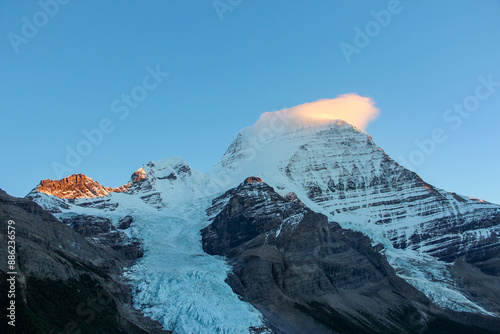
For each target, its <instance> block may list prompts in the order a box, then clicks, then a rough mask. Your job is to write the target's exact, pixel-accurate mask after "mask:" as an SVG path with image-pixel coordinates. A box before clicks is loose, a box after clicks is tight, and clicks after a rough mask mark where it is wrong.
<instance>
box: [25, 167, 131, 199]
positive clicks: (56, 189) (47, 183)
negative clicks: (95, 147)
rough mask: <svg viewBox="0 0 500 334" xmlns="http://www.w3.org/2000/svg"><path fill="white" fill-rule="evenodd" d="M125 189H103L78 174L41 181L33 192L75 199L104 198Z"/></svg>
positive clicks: (81, 174)
mask: <svg viewBox="0 0 500 334" xmlns="http://www.w3.org/2000/svg"><path fill="white" fill-rule="evenodd" d="M127 189H128V186H127V185H124V186H121V187H118V188H111V187H104V186H102V185H101V184H100V183H99V182H97V181H94V180H93V179H92V178H90V177H88V176H87V175H85V174H83V173H80V174H73V175H70V176H68V177H65V178H64V179H61V180H50V179H46V180H42V181H41V182H40V184H39V185H38V186H37V187H36V188H35V189H34V191H36V192H39V193H44V194H47V195H52V196H56V197H59V198H69V199H75V198H92V197H104V196H106V195H108V194H109V193H110V192H124V191H126V190H127Z"/></svg>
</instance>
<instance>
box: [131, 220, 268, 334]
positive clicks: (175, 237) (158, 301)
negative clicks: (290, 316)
mask: <svg viewBox="0 0 500 334" xmlns="http://www.w3.org/2000/svg"><path fill="white" fill-rule="evenodd" d="M189 217H190V219H186V217H175V216H168V215H163V214H160V215H158V213H157V214H156V215H155V216H151V215H138V216H136V217H135V221H136V225H135V226H136V229H137V235H139V236H140V238H141V239H142V240H143V242H144V247H145V256H144V257H143V258H142V259H141V260H140V261H138V263H137V264H136V265H134V266H133V267H131V268H130V270H129V271H128V272H127V274H126V276H127V277H129V278H130V279H132V282H133V289H134V306H135V307H136V308H138V309H140V310H141V311H142V312H143V313H144V314H145V315H146V316H148V317H151V318H152V319H154V320H157V321H159V322H160V323H161V324H162V325H163V326H164V327H165V328H167V329H169V330H172V331H173V332H174V333H179V334H183V333H202V334H204V333H207V334H208V333H228V334H229V333H248V331H249V330H248V329H249V327H254V326H255V327H259V326H262V320H261V319H262V318H261V317H262V316H261V314H260V312H258V311H257V310H256V309H255V308H253V306H251V305H250V304H248V303H245V302H243V301H241V300H240V299H239V298H238V296H237V295H236V294H235V293H234V292H233V291H232V290H231V288H230V286H229V285H228V284H227V283H225V279H226V277H227V274H228V272H229V270H230V268H229V266H228V265H227V264H226V263H225V261H224V260H223V259H221V258H216V257H213V256H210V255H207V254H206V253H204V252H203V249H202V246H201V235H200V232H199V230H200V229H201V228H203V227H204V226H205V225H206V224H207V223H206V222H204V221H203V220H204V216H202V215H200V216H198V217H197V218H196V215H195V214H194V215H193V214H192V212H191V215H189Z"/></svg>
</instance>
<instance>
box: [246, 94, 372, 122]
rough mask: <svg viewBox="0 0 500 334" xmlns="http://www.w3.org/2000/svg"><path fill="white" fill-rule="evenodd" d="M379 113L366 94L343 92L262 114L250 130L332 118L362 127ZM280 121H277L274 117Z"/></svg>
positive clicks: (330, 119)
mask: <svg viewBox="0 0 500 334" xmlns="http://www.w3.org/2000/svg"><path fill="white" fill-rule="evenodd" d="M379 115H380V112H379V109H378V108H377V107H375V102H374V101H373V100H372V99H371V98H369V97H363V96H359V95H357V94H352V93H351V94H344V95H340V96H338V97H336V98H334V99H320V100H317V101H315V102H310V103H304V104H300V105H298V106H295V107H291V108H286V109H281V110H278V111H274V112H266V113H263V114H262V115H261V116H260V118H259V120H258V121H257V122H256V123H255V125H254V126H253V128H254V129H261V128H264V127H267V128H269V127H271V128H272V127H276V125H275V124H277V123H281V124H283V123H284V124H286V126H287V127H288V128H290V129H297V128H302V127H313V126H320V125H323V124H327V123H330V122H331V121H333V120H344V121H346V122H347V123H349V124H351V125H354V126H356V127H357V128H359V129H361V130H365V129H366V127H367V126H368V124H369V123H370V122H372V121H373V120H375V119H376V118H377V117H378V116H379ZM278 119H279V120H281V121H280V122H277V120H278Z"/></svg>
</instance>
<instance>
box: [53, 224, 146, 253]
mask: <svg viewBox="0 0 500 334" xmlns="http://www.w3.org/2000/svg"><path fill="white" fill-rule="evenodd" d="M61 221H62V222H63V223H65V224H66V225H68V226H70V227H72V228H73V229H74V230H75V231H77V232H78V233H80V234H81V235H82V236H84V237H85V238H86V239H87V241H89V242H92V243H96V244H99V245H101V246H104V247H106V248H111V249H113V250H115V251H117V252H118V253H120V254H121V255H122V256H124V257H125V258H126V259H127V260H131V261H135V260H137V259H139V258H141V257H142V256H143V255H144V251H143V250H142V248H141V245H140V243H139V242H138V241H137V240H131V239H130V238H129V237H128V236H127V235H126V234H125V233H124V232H123V231H121V230H124V229H127V228H129V227H130V225H131V224H132V222H133V218H132V217H131V216H125V217H123V218H121V219H120V221H119V225H118V229H117V228H116V227H115V226H114V225H113V224H112V223H111V220H110V219H109V218H104V217H98V216H90V215H68V216H63V217H62V218H61Z"/></svg>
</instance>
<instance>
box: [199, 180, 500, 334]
mask: <svg viewBox="0 0 500 334" xmlns="http://www.w3.org/2000/svg"><path fill="white" fill-rule="evenodd" d="M248 180H249V179H247V180H246V181H245V182H244V183H242V184H241V185H240V186H239V187H237V188H234V189H231V190H229V191H228V192H226V193H225V194H224V195H222V196H221V197H219V198H216V199H215V200H214V201H213V206H212V207H211V208H210V209H209V210H208V215H209V217H211V219H212V220H213V221H212V224H211V225H209V226H208V227H207V228H205V229H203V230H202V231H201V233H202V238H203V248H204V250H205V251H206V252H207V253H209V254H214V255H225V256H227V257H228V259H229V261H230V263H231V265H232V266H233V273H232V274H231V275H230V276H229V277H228V283H229V284H230V285H231V287H232V288H233V290H234V291H235V292H236V293H237V294H239V295H240V296H241V298H243V299H244V300H246V301H249V302H250V303H252V304H253V305H254V306H255V307H257V308H258V309H259V310H260V311H261V312H262V313H263V314H264V316H265V317H266V320H267V321H268V322H269V323H270V325H271V326H272V327H273V329H274V330H275V331H276V332H278V333H332V332H341V333H421V332H426V331H427V332H432V331H433V330H432V329H433V328H434V327H433V326H435V325H436V323H439V322H440V321H441V322H448V323H449V324H451V325H450V327H449V328H450V330H444V331H443V333H447V332H448V333H451V332H453V330H452V329H451V328H454V329H459V330H467V331H470V332H474V331H475V330H478V329H477V328H476V327H474V326H472V325H465V324H462V323H459V322H455V321H452V320H450V319H448V317H449V314H446V313H444V311H442V310H440V309H438V308H437V307H435V306H434V305H432V303H431V302H430V301H429V300H428V299H427V298H426V297H425V296H424V295H423V294H421V293H420V292H419V291H417V290H416V289H415V288H413V287H412V286H411V285H409V284H408V283H407V282H405V281H404V280H403V279H401V278H399V277H398V276H396V274H395V272H394V269H393V268H392V267H391V266H390V265H389V264H388V262H387V261H386V259H385V258H384V257H383V255H381V254H380V253H379V251H380V245H379V246H378V247H372V245H371V242H370V240H369V238H367V237H366V236H363V235H362V234H361V233H357V232H353V231H350V230H345V229H342V228H341V227H340V226H339V225H338V224H336V223H332V222H328V220H327V218H326V216H324V215H322V214H318V213H315V212H313V211H311V210H310V209H308V208H307V207H305V206H304V205H303V204H302V203H300V201H298V200H297V199H296V196H293V195H288V196H286V197H282V196H280V195H279V194H277V193H276V192H275V191H274V189H273V188H271V187H270V186H268V185H267V184H265V183H261V182H248ZM479 318H481V317H479ZM461 321H464V322H467V321H465V320H461ZM488 321H490V323H489V325H488V326H490V328H491V326H494V325H495V324H498V322H495V319H488ZM468 323H469V324H470V323H471V322H470V321H469V322H468ZM492 323H493V325H491V324H492ZM488 326H486V327H488ZM485 332H487V330H485Z"/></svg>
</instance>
